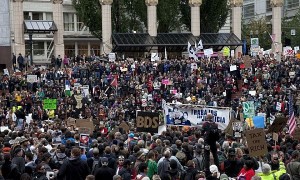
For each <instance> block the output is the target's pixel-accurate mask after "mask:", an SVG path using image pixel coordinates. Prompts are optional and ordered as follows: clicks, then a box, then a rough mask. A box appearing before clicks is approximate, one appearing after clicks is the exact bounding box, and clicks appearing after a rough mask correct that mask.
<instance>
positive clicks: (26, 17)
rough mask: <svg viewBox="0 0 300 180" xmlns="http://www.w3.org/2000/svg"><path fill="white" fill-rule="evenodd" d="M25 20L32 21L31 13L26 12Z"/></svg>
mask: <svg viewBox="0 0 300 180" xmlns="http://www.w3.org/2000/svg"><path fill="white" fill-rule="evenodd" d="M24 20H31V19H30V16H29V12H24Z"/></svg>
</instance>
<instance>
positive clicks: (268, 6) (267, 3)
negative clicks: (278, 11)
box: [266, 0, 272, 12]
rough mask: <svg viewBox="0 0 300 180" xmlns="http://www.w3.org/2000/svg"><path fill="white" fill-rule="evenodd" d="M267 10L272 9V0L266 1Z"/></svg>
mask: <svg viewBox="0 0 300 180" xmlns="http://www.w3.org/2000/svg"><path fill="white" fill-rule="evenodd" d="M266 11H267V12H270V11H272V6H271V0H267V1H266Z"/></svg>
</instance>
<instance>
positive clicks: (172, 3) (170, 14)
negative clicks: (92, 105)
mask: <svg viewBox="0 0 300 180" xmlns="http://www.w3.org/2000/svg"><path fill="white" fill-rule="evenodd" d="M179 5H180V0H160V1H158V5H157V20H158V28H157V31H158V32H160V33H168V32H171V31H173V30H177V29H178V28H180V26H181V25H182V22H181V21H180V16H179V12H180V8H179V7H180V6H179Z"/></svg>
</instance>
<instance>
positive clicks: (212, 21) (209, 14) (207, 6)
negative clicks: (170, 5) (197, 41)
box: [180, 0, 229, 33]
mask: <svg viewBox="0 0 300 180" xmlns="http://www.w3.org/2000/svg"><path fill="white" fill-rule="evenodd" d="M181 2H182V3H181V5H180V10H181V14H182V16H181V21H182V23H183V24H184V25H185V26H186V27H187V29H189V30H190V27H191V8H190V6H189V4H188V1H183V0H182V1H181ZM228 12H229V5H228V4H227V1H224V0H203V2H202V5H201V6H200V25H201V32H203V33H216V32H218V31H219V30H220V28H221V27H223V26H224V24H225V23H226V19H227V16H228Z"/></svg>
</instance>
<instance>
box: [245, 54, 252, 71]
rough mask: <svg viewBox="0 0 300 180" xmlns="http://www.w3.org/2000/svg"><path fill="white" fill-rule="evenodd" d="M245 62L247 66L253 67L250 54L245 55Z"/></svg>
mask: <svg viewBox="0 0 300 180" xmlns="http://www.w3.org/2000/svg"><path fill="white" fill-rule="evenodd" d="M244 63H245V68H251V67H252V65H251V59H250V56H249V55H247V56H245V57H244Z"/></svg>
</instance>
